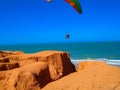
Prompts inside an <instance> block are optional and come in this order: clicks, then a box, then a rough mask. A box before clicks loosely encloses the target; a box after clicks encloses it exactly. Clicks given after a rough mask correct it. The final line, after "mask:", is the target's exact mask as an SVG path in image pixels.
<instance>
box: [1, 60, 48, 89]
mask: <svg viewBox="0 0 120 90" xmlns="http://www.w3.org/2000/svg"><path fill="white" fill-rule="evenodd" d="M49 82H50V73H49V68H48V66H47V64H46V63H44V62H35V63H32V64H30V65H26V66H24V67H20V68H17V69H14V70H10V71H7V72H0V87H1V90H40V89H41V88H42V87H43V86H45V85H46V84H47V83H49Z"/></svg>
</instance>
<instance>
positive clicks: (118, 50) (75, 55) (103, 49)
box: [0, 42, 120, 65]
mask: <svg viewBox="0 0 120 90" xmlns="http://www.w3.org/2000/svg"><path fill="white" fill-rule="evenodd" d="M0 50H10V51H23V52H25V53H35V52H40V51H43V50H58V51H65V52H69V53H70V57H71V60H72V61H73V62H74V63H76V62H78V61H83V60H85V59H87V60H90V59H94V60H102V61H106V62H107V63H109V64H114V65H120V42H74V43H70V42H65V43H46V44H17V45H0Z"/></svg>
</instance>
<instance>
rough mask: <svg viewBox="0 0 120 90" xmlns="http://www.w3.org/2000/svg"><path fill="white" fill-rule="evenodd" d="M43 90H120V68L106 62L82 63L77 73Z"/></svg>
mask: <svg viewBox="0 0 120 90" xmlns="http://www.w3.org/2000/svg"><path fill="white" fill-rule="evenodd" d="M42 90H120V68H118V67H115V66H110V65H107V64H106V63H104V62H100V61H99V62H97V61H86V62H80V63H79V65H78V69H77V72H74V73H72V74H70V75H68V76H65V77H63V78H61V79H59V80H57V81H54V82H51V83H49V84H48V85H46V86H45V87H44V88H43V89H42Z"/></svg>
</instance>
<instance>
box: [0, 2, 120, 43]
mask: <svg viewBox="0 0 120 90" xmlns="http://www.w3.org/2000/svg"><path fill="white" fill-rule="evenodd" d="M79 1H80V3H81V6H82V9H83V14H78V13H77V12H76V11H75V10H74V9H73V8H72V7H71V6H70V5H69V4H67V3H66V2H65V1H64V0H52V2H51V3H46V1H45V0H0V44H24V43H49V42H50V43H52V42H65V34H66V33H70V38H69V40H68V41H70V42H81V41H120V0H79Z"/></svg>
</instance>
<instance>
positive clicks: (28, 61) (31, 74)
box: [0, 51, 76, 90]
mask: <svg viewBox="0 0 120 90" xmlns="http://www.w3.org/2000/svg"><path fill="white" fill-rule="evenodd" d="M75 71H76V70H75V66H74V65H73V64H72V63H71V61H70V58H69V54H68V53H67V52H60V51H43V52H38V53H34V54H25V53H23V52H18V51H17V52H10V51H0V90H40V89H42V88H43V87H44V86H45V85H47V84H48V83H50V82H52V81H55V80H58V79H60V78H62V77H64V76H66V75H68V74H70V73H73V72H75Z"/></svg>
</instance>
